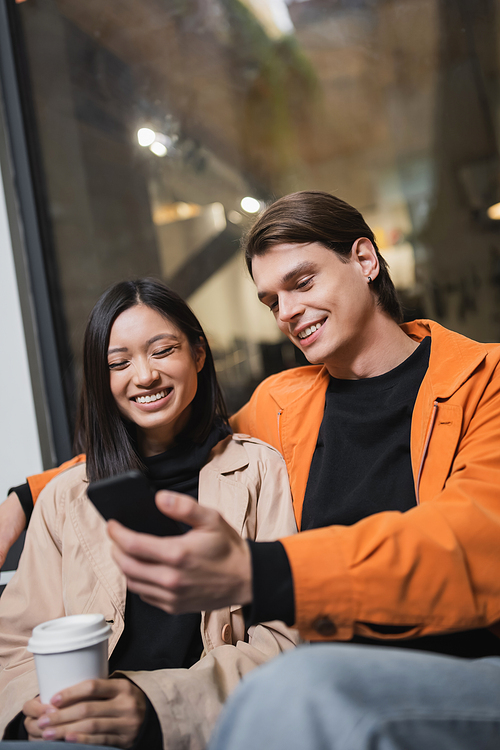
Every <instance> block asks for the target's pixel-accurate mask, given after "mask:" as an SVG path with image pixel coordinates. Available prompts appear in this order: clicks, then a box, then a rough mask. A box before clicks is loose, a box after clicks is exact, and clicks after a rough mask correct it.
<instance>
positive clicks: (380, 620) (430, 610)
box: [232, 320, 500, 640]
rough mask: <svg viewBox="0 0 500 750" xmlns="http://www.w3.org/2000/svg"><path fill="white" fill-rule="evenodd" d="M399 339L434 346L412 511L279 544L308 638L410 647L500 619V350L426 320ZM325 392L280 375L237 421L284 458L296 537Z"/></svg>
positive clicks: (418, 430) (416, 444) (303, 377)
mask: <svg viewBox="0 0 500 750" xmlns="http://www.w3.org/2000/svg"><path fill="white" fill-rule="evenodd" d="M403 329H404V330H405V332H406V333H407V334H408V335H409V336H411V337H412V338H413V339H415V340H417V341H420V340H422V339H423V338H424V337H425V336H428V335H430V336H431V339H432V345H431V354H430V361H429V368H428V371H427V373H426V375H425V377H424V379H423V381H422V384H421V387H420V390H419V393H418V396H417V400H416V403H415V407H414V411H413V417H412V426H411V446H410V448H411V461H412V467H413V475H414V479H415V490H416V496H417V506H416V507H415V508H412V509H411V510H409V511H407V512H405V513H400V512H397V511H387V512H382V513H377V514H375V515H372V516H369V517H367V518H365V519H363V520H361V521H359V522H358V523H356V524H354V525H353V526H330V527H327V528H321V529H314V530H310V531H305V532H303V533H301V534H298V535H296V536H295V537H288V538H286V539H282V540H281V541H282V542H283V544H284V546H285V549H286V552H287V555H288V558H289V560H290V565H291V568H292V574H293V580H294V591H295V607H296V625H297V627H298V628H299V630H300V633H301V635H302V636H303V637H304V638H307V639H310V640H318V639H325V638H328V639H329V640H350V639H351V638H352V635H353V633H357V634H360V635H365V636H368V637H375V638H384V636H383V635H380V634H379V633H378V632H376V631H374V630H373V629H372V628H371V627H370V625H369V623H373V624H374V625H375V624H382V625H397V626H405V627H407V628H408V630H407V631H405V633H404V635H402V636H401V637H416V636H423V635H429V634H431V633H438V632H444V631H452V630H457V631H458V630H469V629H473V628H481V627H488V626H492V625H493V624H494V623H495V622H496V621H498V620H500V574H499V562H500V368H499V366H498V363H499V360H500V346H499V345H496V344H495V345H490V344H480V343H477V342H475V341H471V340H470V339H467V338H465V337H463V336H461V335H459V334H457V333H453V332H452V331H448V330H446V329H445V328H443V327H442V326H440V325H438V324H437V323H434V322H432V321H426V320H422V321H414V322H412V323H409V324H406V325H404V326H403ZM328 382H329V375H328V372H327V370H326V368H324V367H320V366H309V367H302V368H297V369H293V370H288V371H285V372H282V373H280V374H278V375H275V376H272V377H270V378H268V379H267V380H265V381H264V382H263V383H261V384H260V386H259V387H258V388H257V389H256V391H255V393H254V394H253V396H252V398H251V399H250V401H249V403H248V404H246V405H245V406H244V407H243V408H242V409H241V410H240V411H239V412H238V413H237V414H236V415H235V416H234V417H233V420H232V422H233V427H234V428H235V429H236V430H237V431H238V432H246V433H249V434H251V435H253V436H254V437H259V438H260V439H261V440H264V441H266V442H267V443H270V444H271V445H273V446H275V447H276V448H278V449H279V450H280V451H281V453H282V454H283V456H284V458H285V461H286V464H287V468H288V474H289V478H290V484H291V488H292V496H293V503H294V509H295V516H296V520H297V524H298V526H299V528H300V519H301V513H302V504H303V501H304V494H305V490H306V484H307V479H308V476H309V469H310V465H311V460H312V456H313V453H314V449H315V446H316V440H317V436H318V431H319V427H320V424H321V420H322V417H323V411H324V404H325V392H326V388H327V386H328ZM332 502H334V498H332ZM493 629H494V630H497V628H493ZM497 634H499V635H500V629H498V631H497ZM385 637H386V638H391V639H393V638H394V637H395V636H394V635H393V634H391V635H388V636H385Z"/></svg>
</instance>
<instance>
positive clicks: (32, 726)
mask: <svg viewBox="0 0 500 750" xmlns="http://www.w3.org/2000/svg"><path fill="white" fill-rule="evenodd" d="M53 710H54V707H53V706H49V705H47V704H44V703H42V701H41V700H40V698H39V696H37V697H36V698H33V699H32V700H30V701H28V702H27V703H25V704H24V706H23V714H24V715H25V716H26V718H25V720H24V726H25V728H26V731H27V732H28V739H29V740H31V741H33V740H41V739H42V730H41V729H40V727H39V726H38V724H37V720H38V719H40V717H42V716H43V715H44V713H45V712H46V711H53Z"/></svg>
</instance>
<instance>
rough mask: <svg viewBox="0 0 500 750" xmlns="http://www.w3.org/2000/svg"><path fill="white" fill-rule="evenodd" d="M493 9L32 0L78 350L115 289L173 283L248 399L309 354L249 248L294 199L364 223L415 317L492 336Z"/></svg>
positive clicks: (57, 237) (43, 127)
mask: <svg viewBox="0 0 500 750" xmlns="http://www.w3.org/2000/svg"><path fill="white" fill-rule="evenodd" d="M498 5H499V0H486V2H483V3H480V4H478V3H474V2H472V0H470V1H469V0H467V1H466V2H463V3H460V4H454V3H448V2H446V1H445V0H370V2H369V1H368V0H362V1H361V2H356V3H353V2H348V1H347V0H332V1H330V0H302V1H301V0H204V1H203V2H200V0H184V1H183V2H177V1H176V0H170V1H168V2H161V3H160V2H157V0H144V1H143V2H141V3H137V2H134V0H120V2H116V3H106V2H104V3H103V2H96V1H95V0H89V1H88V2H84V3H82V2H80V1H79V0H37V2H34V1H31V0H28V1H27V2H24V3H22V4H19V5H18V6H17V19H18V22H19V25H20V28H21V30H22V33H23V37H24V42H25V54H26V60H27V70H28V71H29V79H30V81H29V83H30V85H31V87H32V92H33V98H34V111H35V118H36V119H35V127H36V130H37V136H38V141H39V144H40V153H41V160H42V164H43V171H44V175H45V191H46V200H47V211H48V213H49V216H50V220H51V226H52V235H53V248H54V253H55V258H56V265H57V269H58V274H59V284H60V288H61V290H62V295H63V307H64V310H65V315H66V323H67V328H68V331H69V337H70V346H71V349H72V350H73V351H74V352H78V351H79V350H80V343H79V341H80V337H81V333H82V330H83V325H84V321H85V318H86V315H87V313H88V310H89V309H90V308H91V306H92V304H93V302H94V301H95V299H96V297H97V296H98V294H99V293H100V292H101V291H102V290H103V289H104V288H105V287H107V286H108V285H109V284H110V283H112V282H114V281H116V280H117V279H119V278H123V277H130V276H144V275H146V274H151V275H155V276H160V277H161V278H163V279H164V280H166V281H167V283H169V284H171V285H172V286H173V287H174V288H175V289H176V290H177V291H178V292H179V293H180V294H181V295H184V296H186V297H188V298H189V301H190V304H191V305H192V306H193V308H194V310H195V312H196V314H197V315H198V316H199V317H200V318H201V320H202V321H203V323H204V326H205V329H206V330H207V332H208V333H209V335H210V337H211V342H212V345H213V349H214V351H215V352H216V356H217V367H218V370H219V373H220V376H221V381H222V383H223V384H224V387H225V389H226V393H227V394H228V397H229V400H230V405H231V407H232V408H237V406H238V405H240V404H241V403H242V402H243V401H244V399H245V398H246V397H247V396H248V394H249V393H250V392H251V390H252V389H253V387H254V386H255V384H256V383H258V382H259V380H260V379H262V377H264V376H265V375H267V374H269V373H270V372H275V371H277V370H279V369H282V368H283V367H289V366H294V365H295V364H296V363H297V362H298V361H301V360H300V357H299V355H298V354H296V353H295V350H294V349H293V347H291V345H290V344H288V343H287V342H284V341H283V339H282V337H281V335H280V334H279V332H278V331H277V329H276V327H275V324H274V321H273V318H272V315H270V314H269V311H268V310H266V309H265V308H264V307H263V306H261V305H259V303H258V302H257V301H256V299H255V293H254V290H253V285H252V282H251V280H250V279H249V278H248V276H247V275H246V271H245V269H244V265H243V262H242V260H241V258H240V256H239V252H238V246H239V239H240V237H241V235H242V233H243V232H244V230H245V228H246V227H247V226H248V222H249V221H251V220H252V216H254V215H255V212H256V211H258V210H259V209H260V207H261V206H262V205H264V203H265V202H266V201H268V200H270V199H273V198H275V197H278V196H279V195H282V194H284V193H288V192H292V191H295V190H301V189H320V190H327V191H330V192H334V193H336V194H337V195H339V196H340V197H342V198H344V199H345V200H347V201H349V202H351V203H353V204H354V205H355V206H356V207H358V208H359V209H360V210H361V211H362V212H363V213H364V215H365V218H366V219H367V221H368V223H369V224H370V225H371V226H372V227H373V228H374V230H375V233H376V236H377V240H378V242H379V244H380V248H381V252H382V253H383V254H384V255H385V257H386V258H387V260H388V261H389V264H390V266H391V269H392V272H393V275H394V279H395V282H396V285H397V286H398V288H399V289H400V291H401V295H402V297H403V300H404V302H405V305H406V308H407V315H408V317H417V316H419V315H428V316H430V317H434V318H437V319H438V320H440V321H441V322H443V323H444V324H445V325H448V326H450V327H452V328H455V329H456V330H460V331H462V332H463V333H465V334H467V335H470V336H473V337H475V338H478V339H482V340H495V339H498V338H499V334H500V330H499V328H500V322H499V321H500V286H499V285H500V272H499V270H498V269H499V267H500V243H499V234H498V226H499V225H498V224H497V223H495V222H494V221H492V220H491V218H490V219H488V215H487V209H488V208H489V207H490V206H491V205H492V204H493V203H494V202H496V201H497V200H499V199H500V193H499V187H500V186H499V176H500V171H499V169H498V136H497V133H498V114H497V113H498V112H499V111H500V107H499V106H498V105H499V102H498V91H499V87H498V65H499V51H498V49H497V44H496V39H497V38H498ZM495 196H497V197H496V198H495ZM67 364H68V366H69V363H67ZM78 371H79V363H78V362H76V372H77V373H78Z"/></svg>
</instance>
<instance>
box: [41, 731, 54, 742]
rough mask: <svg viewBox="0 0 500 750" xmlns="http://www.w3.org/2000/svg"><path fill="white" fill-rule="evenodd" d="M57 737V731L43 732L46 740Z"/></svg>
mask: <svg viewBox="0 0 500 750" xmlns="http://www.w3.org/2000/svg"><path fill="white" fill-rule="evenodd" d="M55 736H56V732H55V729H46V730H45V732H42V737H43V739H44V740H53V739H54V738H55Z"/></svg>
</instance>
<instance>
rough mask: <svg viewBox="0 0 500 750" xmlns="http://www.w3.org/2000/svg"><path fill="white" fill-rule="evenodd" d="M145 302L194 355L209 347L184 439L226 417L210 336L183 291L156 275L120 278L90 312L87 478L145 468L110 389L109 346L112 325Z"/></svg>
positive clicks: (83, 435) (80, 432)
mask: <svg viewBox="0 0 500 750" xmlns="http://www.w3.org/2000/svg"><path fill="white" fill-rule="evenodd" d="M136 305H146V306H147V307H150V308H151V309H152V310H156V312H158V313H160V315H162V316H163V317H164V318H166V319H167V320H169V321H170V322H171V323H173V324H174V325H175V326H176V327H177V328H178V329H179V330H180V331H182V333H183V334H184V335H185V336H186V338H187V340H188V342H189V344H190V346H191V349H192V351H193V354H194V352H195V349H196V348H197V347H199V346H200V344H201V345H202V346H204V347H205V352H206V358H205V364H204V366H203V368H202V369H201V370H200V372H199V373H198V390H197V391H196V396H195V397H194V399H193V401H192V404H191V417H190V419H189V422H188V424H187V425H186V427H185V428H184V430H183V431H182V438H183V439H188V440H191V441H193V442H195V443H202V442H203V441H204V440H206V438H207V437H208V435H209V433H210V430H211V429H212V426H213V424H214V421H215V420H216V419H217V417H219V418H221V419H222V420H223V421H227V411H226V406H225V403H224V398H223V396H222V393H221V391H220V388H219V384H218V383H217V376H216V374H215V365H214V360H213V356H212V352H211V351H210V347H209V345H208V341H207V338H206V336H205V333H204V331H203V328H202V327H201V325H200V323H199V321H198V319H197V318H196V316H195V315H194V313H193V312H192V310H191V309H190V308H189V307H188V305H187V304H186V303H185V302H184V300H183V299H181V297H179V295H178V294H176V293H175V292H174V291H172V290H171V289H169V288H168V287H167V286H166V285H165V284H163V283H162V282H161V281H158V280H156V279H138V280H137V281H121V282H119V283H118V284H114V286H112V287H111V288H110V289H108V290H107V291H106V292H104V294H103V295H102V296H101V297H100V298H99V300H98V301H97V303H96V304H95V306H94V308H93V310H92V312H91V313H90V316H89V320H88V323H87V328H86V330H85V336H84V342H83V385H82V392H81V397H80V404H79V408H78V415H77V426H76V432H75V436H76V437H75V448H76V450H77V452H79V451H84V452H86V454H87V478H88V480H89V481H91V482H93V481H96V480H98V479H104V478H105V477H110V476H113V475H115V474H121V473H122V472H124V471H128V470H129V469H135V468H139V469H140V468H142V462H141V459H140V456H139V455H138V453H137V449H136V446H135V440H134V433H135V430H134V428H133V426H132V425H130V424H128V423H127V422H126V421H125V420H124V419H123V417H122V416H121V414H120V412H119V410H118V407H117V406H116V403H115V400H114V398H113V395H112V393H111V388H110V379H109V366H108V347H109V337H110V333H111V327H112V325H113V323H114V321H115V320H116V318H117V317H118V316H119V315H120V314H121V313H122V312H124V311H125V310H128V309H129V308H131V307H135V306H136Z"/></svg>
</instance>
